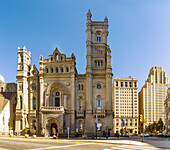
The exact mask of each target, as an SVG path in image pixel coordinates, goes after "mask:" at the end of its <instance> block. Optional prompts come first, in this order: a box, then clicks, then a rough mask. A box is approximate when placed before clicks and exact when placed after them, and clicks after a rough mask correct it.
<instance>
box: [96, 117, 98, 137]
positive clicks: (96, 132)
mask: <svg viewBox="0 0 170 150" xmlns="http://www.w3.org/2000/svg"><path fill="white" fill-rule="evenodd" d="M97 122H98V118H97V114H96V140H97Z"/></svg>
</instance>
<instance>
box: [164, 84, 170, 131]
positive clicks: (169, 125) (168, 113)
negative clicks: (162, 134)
mask: <svg viewBox="0 0 170 150" xmlns="http://www.w3.org/2000/svg"><path fill="white" fill-rule="evenodd" d="M164 105H165V130H166V133H167V134H170V84H169V85H168V90H167V96H166V100H165V103H164Z"/></svg>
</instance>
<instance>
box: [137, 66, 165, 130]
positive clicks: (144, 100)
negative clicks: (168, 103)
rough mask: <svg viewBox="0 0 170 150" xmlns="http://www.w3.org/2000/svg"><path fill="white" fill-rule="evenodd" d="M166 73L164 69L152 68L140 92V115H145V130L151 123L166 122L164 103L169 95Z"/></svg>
mask: <svg viewBox="0 0 170 150" xmlns="http://www.w3.org/2000/svg"><path fill="white" fill-rule="evenodd" d="M167 81H168V78H167V77H166V73H165V70H164V68H162V67H157V66H155V67H152V68H151V70H150V73H149V75H148V79H147V80H146V82H145V85H144V86H143V87H142V89H141V91H140V92H139V114H140V115H144V120H145V121H146V123H145V126H144V127H145V128H146V127H147V125H149V124H150V123H153V122H154V121H156V122H157V121H158V120H159V119H160V118H161V119H162V120H163V121H164V120H165V119H164V101H165V99H166V93H167V86H166V85H167Z"/></svg>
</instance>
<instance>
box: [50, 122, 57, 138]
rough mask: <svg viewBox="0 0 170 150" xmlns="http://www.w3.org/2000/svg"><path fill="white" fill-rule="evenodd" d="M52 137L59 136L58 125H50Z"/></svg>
mask: <svg viewBox="0 0 170 150" xmlns="http://www.w3.org/2000/svg"><path fill="white" fill-rule="evenodd" d="M49 133H50V136H53V135H56V136H57V133H58V127H57V124H56V123H52V124H51V125H50V131H49Z"/></svg>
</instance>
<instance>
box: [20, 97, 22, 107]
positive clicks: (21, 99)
mask: <svg viewBox="0 0 170 150" xmlns="http://www.w3.org/2000/svg"><path fill="white" fill-rule="evenodd" d="M20 109H22V96H20Z"/></svg>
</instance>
